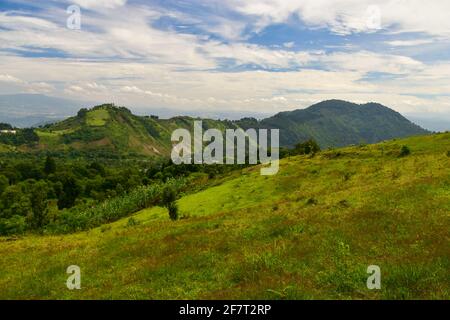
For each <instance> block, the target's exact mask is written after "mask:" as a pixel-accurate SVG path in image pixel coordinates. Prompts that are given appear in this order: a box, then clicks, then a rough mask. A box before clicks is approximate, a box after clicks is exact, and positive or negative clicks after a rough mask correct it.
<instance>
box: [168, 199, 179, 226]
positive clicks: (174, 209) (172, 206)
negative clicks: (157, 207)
mask: <svg viewBox="0 0 450 320" xmlns="http://www.w3.org/2000/svg"><path fill="white" fill-rule="evenodd" d="M167 210H168V211H169V217H170V220H172V221H175V220H178V205H177V203H176V202H170V203H169V204H168V205H167Z"/></svg>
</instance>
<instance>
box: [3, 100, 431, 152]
mask: <svg viewBox="0 0 450 320" xmlns="http://www.w3.org/2000/svg"><path fill="white" fill-rule="evenodd" d="M194 120H202V121H203V127H204V129H205V130H206V129H209V128H218V129H220V130H222V131H223V130H225V129H235V128H243V129H248V128H267V129H271V128H273V129H280V144H281V146H284V147H292V146H293V145H295V144H296V143H299V142H302V141H306V140H308V139H310V138H313V139H315V140H316V141H317V142H318V143H319V144H320V146H321V147H322V148H327V147H339V146H346V145H351V144H360V143H376V142H379V141H383V140H387V139H392V138H401V137H407V136H414V135H423V134H426V133H428V132H427V131H426V130H424V129H422V128H420V127H419V126H417V125H415V124H413V123H411V122H410V121H408V120H407V119H406V118H404V117H403V116H402V115H400V114H399V113H397V112H394V111H393V110H391V109H389V108H387V107H384V106H382V105H379V104H375V103H369V104H364V105H357V104H353V103H349V102H345V101H339V100H330V101H325V102H322V103H319V104H316V105H314V106H311V107H309V108H307V109H304V110H295V111H290V112H281V113H279V114H277V115H275V116H273V117H270V118H267V119H264V120H261V121H258V120H256V119H253V118H244V119H241V120H238V121H229V120H211V119H194V118H191V117H174V118H171V119H159V118H158V117H155V116H136V115H134V114H132V113H131V112H130V111H129V110H128V109H126V108H123V107H115V106H114V105H101V106H97V107H94V108H92V109H90V110H87V109H82V110H80V111H79V112H78V115H77V116H75V117H72V118H68V119H66V120H64V121H61V122H58V123H55V124H48V125H45V126H43V127H41V128H38V129H35V130H34V132H35V134H37V136H36V135H34V136H33V135H32V134H31V135H30V132H28V131H30V130H31V129H25V130H19V131H18V135H20V136H22V134H21V132H22V131H23V132H28V133H27V134H26V135H25V137H29V139H28V140H26V139H25V140H24V139H14V140H11V137H6V136H2V135H0V143H10V144H13V145H16V146H19V147H20V148H19V150H22V151H36V150H44V151H65V152H71V151H81V152H85V153H89V154H91V155H92V154H93V153H98V154H115V155H120V156H129V155H140V156H157V155H165V156H167V155H169V153H170V149H171V143H170V136H171V133H172V132H173V131H174V130H175V129H177V128H186V129H189V130H191V131H192V130H193V122H194ZM26 130H28V131H26ZM35 136H36V137H35ZM13 138H14V137H13ZM36 140H38V143H36Z"/></svg>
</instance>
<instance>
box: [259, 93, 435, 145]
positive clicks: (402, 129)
mask: <svg viewBox="0 0 450 320" xmlns="http://www.w3.org/2000/svg"><path fill="white" fill-rule="evenodd" d="M259 125H260V126H261V127H265V128H280V129H281V130H282V131H281V134H280V144H281V145H283V146H293V145H295V144H296V143H298V142H299V141H305V140H307V139H309V138H314V139H315V140H316V141H317V142H318V143H319V144H320V146H321V147H323V148H326V147H342V146H347V145H351V144H359V143H361V142H363V143H376V142H379V141H383V140H388V139H393V138H404V137H408V136H414V135H423V134H426V133H427V131H426V130H424V129H422V128H420V127H419V126H417V125H415V124H413V123H411V122H410V121H409V120H407V119H406V118H405V117H403V116H402V115H401V114H399V113H398V112H395V111H393V110H391V109H389V108H387V107H385V106H383V105H381V104H377V103H367V104H363V105H358V104H354V103H350V102H346V101H340V100H329V101H324V102H321V103H318V104H315V105H313V106H311V107H309V108H307V109H303V110H295V111H290V112H281V113H279V114H277V115H275V116H273V117H271V118H268V119H264V120H262V121H261V122H260V124H259Z"/></svg>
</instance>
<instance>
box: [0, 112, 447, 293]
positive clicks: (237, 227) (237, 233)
mask: <svg viewBox="0 0 450 320" xmlns="http://www.w3.org/2000/svg"><path fill="white" fill-rule="evenodd" d="M96 121H97V123H98V124H99V123H100V121H102V120H99V119H96ZM403 145H407V146H408V147H409V149H410V150H411V154H410V155H407V156H403V157H401V156H400V149H401V147H402V146H403ZM178 204H179V207H180V213H181V215H182V216H183V218H182V219H181V220H179V221H176V222H172V221H170V220H169V219H168V217H167V212H166V210H165V209H162V208H159V207H154V208H149V209H146V210H143V211H141V212H139V213H137V214H136V215H134V217H133V218H134V222H133V223H130V221H129V220H128V219H123V220H120V221H118V222H115V223H112V224H109V225H104V226H102V227H100V228H97V229H94V230H91V231H89V232H82V233H77V234H72V235H65V236H25V237H23V238H20V239H8V238H0V256H1V257H2V259H0V270H2V272H1V273H0V298H3V299H17V298H28V299H49V298H51V299H69V298H70V299H262V298H270V299H313V298H318V299H336V298H346V299H347V298H351V299H362V298H364V299H449V298H450V287H449V282H448V279H449V276H450V274H449V270H450V259H449V258H450V257H449V254H448V253H449V252H448V248H449V244H450V235H449V230H450V220H449V218H450V216H449V212H450V134H449V133H446V134H436V135H429V136H422V137H413V138H408V139H403V140H393V141H388V142H384V143H380V144H375V145H366V146H355V147H347V148H342V149H337V150H332V151H325V152H321V153H319V154H317V155H316V156H315V157H306V156H297V157H292V158H287V159H283V160H282V161H281V166H280V172H279V173H278V175H275V176H260V175H259V168H258V167H253V168H249V169H244V170H243V171H242V172H236V173H234V174H231V175H229V176H228V178H226V179H225V180H220V181H217V185H216V186H214V187H211V188H208V189H206V190H204V191H201V192H199V193H196V194H191V195H186V196H184V197H182V198H181V199H180V200H179V201H178ZM74 264H75V265H78V266H80V268H81V273H82V279H81V285H82V289H81V290H78V291H77V290H75V291H70V290H67V288H66V287H65V282H66V279H67V276H68V275H67V274H66V269H67V267H68V266H69V265H74ZM369 265H378V266H380V268H381V272H382V289H381V290H374V291H369V290H367V288H366V280H367V277H368V274H367V273H366V269H367V266H369Z"/></svg>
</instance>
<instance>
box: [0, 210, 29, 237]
mask: <svg viewBox="0 0 450 320" xmlns="http://www.w3.org/2000/svg"><path fill="white" fill-rule="evenodd" d="M25 229H26V222H25V217H21V216H18V215H14V216H12V217H11V218H9V219H0V235H2V236H8V235H13V234H22V233H24V231H25Z"/></svg>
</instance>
